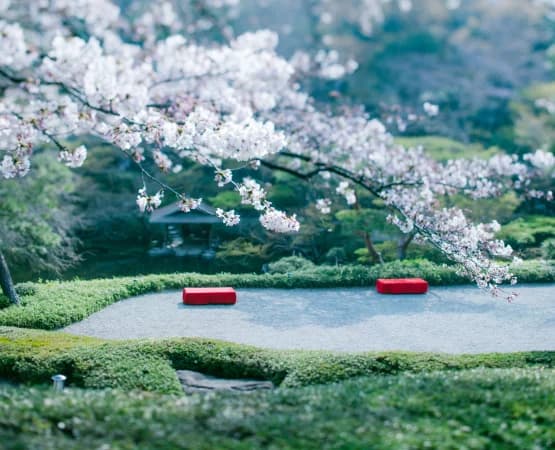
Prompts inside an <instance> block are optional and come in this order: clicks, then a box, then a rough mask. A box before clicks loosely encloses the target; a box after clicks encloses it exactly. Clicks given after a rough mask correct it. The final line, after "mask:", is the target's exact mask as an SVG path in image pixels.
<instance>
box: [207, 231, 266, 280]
mask: <svg viewBox="0 0 555 450" xmlns="http://www.w3.org/2000/svg"><path fill="white" fill-rule="evenodd" d="M270 259H271V256H270V254H269V247H268V246H267V245H261V244H255V243H253V242H251V241H249V240H248V239H246V238H243V237H241V238H237V239H234V240H232V241H227V242H224V243H223V244H222V245H221V247H220V249H219V250H218V251H217V253H216V263H219V264H223V265H226V266H230V265H233V266H234V267H235V268H236V269H238V268H241V269H242V271H243V272H260V270H261V268H262V265H263V264H265V263H267V262H268V261H269V260H270Z"/></svg>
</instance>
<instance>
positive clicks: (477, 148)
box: [395, 136, 500, 161]
mask: <svg viewBox="0 0 555 450" xmlns="http://www.w3.org/2000/svg"><path fill="white" fill-rule="evenodd" d="M395 141H396V142H397V143H399V144H401V145H404V146H405V147H418V146H422V147H423V148H424V150H425V152H426V153H427V154H429V155H430V156H431V157H432V158H434V159H435V160H437V161H448V160H450V159H456V158H474V157H476V158H480V159H487V158H490V157H492V156H493V155H496V154H498V153H500V149H499V148H497V147H491V148H488V149H487V150H486V149H484V147H483V146H482V145H480V144H465V143H463V142H459V141H455V140H453V139H449V138H446V137H442V136H417V137H397V138H395Z"/></svg>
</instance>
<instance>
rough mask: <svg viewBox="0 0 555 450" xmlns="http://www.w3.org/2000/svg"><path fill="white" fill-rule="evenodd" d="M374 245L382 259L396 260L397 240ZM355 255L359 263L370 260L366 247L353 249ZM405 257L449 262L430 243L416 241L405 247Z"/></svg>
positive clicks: (439, 262) (366, 262)
mask: <svg viewBox="0 0 555 450" xmlns="http://www.w3.org/2000/svg"><path fill="white" fill-rule="evenodd" d="M375 247H376V250H377V251H378V252H379V253H380V254H381V255H382V258H383V259H384V261H397V260H398V259H399V255H398V243H397V242H395V241H386V242H381V243H379V244H376V246H375ZM355 255H356V256H357V261H358V262H359V263H361V264H369V263H370V262H371V258H370V256H369V254H368V249H367V248H366V247H363V248H359V249H357V250H355ZM407 258H409V259H426V260H428V261H432V262H434V263H438V264H445V263H449V262H450V261H449V259H448V258H447V257H446V256H445V255H444V254H443V253H441V252H440V251H439V250H437V249H435V248H434V247H432V246H431V245H427V244H417V243H411V244H409V246H408V249H407Z"/></svg>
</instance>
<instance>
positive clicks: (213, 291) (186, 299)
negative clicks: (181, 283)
mask: <svg viewBox="0 0 555 450" xmlns="http://www.w3.org/2000/svg"><path fill="white" fill-rule="evenodd" d="M236 302H237V294H236V293H235V289H233V288H230V287H222V288H185V289H183V303H185V304H186V305H234V304H235V303H236Z"/></svg>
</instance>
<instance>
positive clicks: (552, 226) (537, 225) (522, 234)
mask: <svg viewBox="0 0 555 450" xmlns="http://www.w3.org/2000/svg"><path fill="white" fill-rule="evenodd" d="M497 237H498V238H499V239H503V240H504V241H505V242H507V243H508V244H509V245H511V246H512V247H513V248H515V249H518V250H522V249H527V248H530V247H539V246H540V245H541V244H542V242H544V241H545V240H547V239H551V238H555V217H547V216H528V217H525V218H524V217H521V218H518V219H516V220H514V221H512V222H510V223H508V224H507V225H504V226H503V227H502V228H501V230H500V231H499V233H497Z"/></svg>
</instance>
